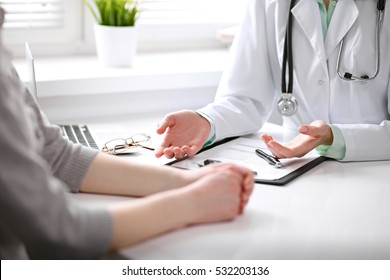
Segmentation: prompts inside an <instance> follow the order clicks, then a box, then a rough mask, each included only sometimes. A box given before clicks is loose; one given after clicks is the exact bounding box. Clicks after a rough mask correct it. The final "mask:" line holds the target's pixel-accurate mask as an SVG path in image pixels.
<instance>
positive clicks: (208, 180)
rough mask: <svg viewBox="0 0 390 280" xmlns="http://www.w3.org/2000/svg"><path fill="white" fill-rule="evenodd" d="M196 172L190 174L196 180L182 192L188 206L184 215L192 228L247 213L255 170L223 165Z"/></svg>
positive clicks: (214, 165) (189, 172)
mask: <svg viewBox="0 0 390 280" xmlns="http://www.w3.org/2000/svg"><path fill="white" fill-rule="evenodd" d="M192 171H193V170H191V171H188V174H191V175H190V176H191V177H192V176H195V177H193V179H195V178H196V180H195V181H193V182H192V183H191V184H189V185H187V186H186V187H184V188H180V192H182V193H183V194H184V195H185V196H186V198H185V199H184V202H185V205H186V206H187V207H183V208H182V211H183V212H182V213H181V214H184V215H185V216H189V217H191V218H190V223H191V224H198V223H209V222H216V221H224V220H231V219H234V218H235V217H236V216H237V215H239V214H241V213H242V212H243V210H244V208H245V206H246V204H247V203H248V200H249V197H250V195H251V194H252V190H253V186H254V180H253V173H252V171H251V170H249V169H247V168H245V167H241V166H238V165H234V164H230V163H221V164H212V165H209V166H207V167H203V168H200V169H199V170H197V171H198V172H195V173H198V174H195V173H194V172H192ZM187 211H188V212H187Z"/></svg>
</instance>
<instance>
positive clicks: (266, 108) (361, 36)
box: [156, 0, 390, 161]
mask: <svg viewBox="0 0 390 280" xmlns="http://www.w3.org/2000/svg"><path fill="white" fill-rule="evenodd" d="M378 2H382V1H378V0H356V1H354V0H338V1H337V0H334V1H323V0H300V1H298V0H297V1H296V3H295V5H294V6H293V7H292V8H291V15H290V17H291V25H290V26H291V34H292V35H290V38H291V45H292V51H291V53H292V56H291V57H292V58H293V63H292V62H291V61H289V62H287V63H286V64H287V69H288V66H289V64H291V65H293V75H288V71H286V72H287V74H286V75H283V74H282V65H283V54H284V47H285V41H286V40H285V36H286V28H287V26H288V24H287V22H288V18H289V14H290V13H289V12H290V1H286V0H251V1H250V4H249V7H248V9H247V12H246V15H245V17H244V20H243V22H242V23H241V25H240V32H239V34H238V35H237V37H236V39H235V41H234V43H233V45H232V49H231V56H230V63H229V66H228V68H227V69H226V71H225V72H224V74H223V76H222V79H221V82H220V85H219V88H218V91H217V95H216V98H215V101H214V102H213V103H211V104H209V105H207V106H205V107H204V108H201V109H200V110H198V111H196V112H195V111H189V110H185V111H179V112H174V113H171V114H168V115H167V116H165V118H164V119H163V120H162V121H161V122H160V124H159V126H158V128H157V132H158V133H160V134H164V133H165V136H164V139H163V142H162V143H161V146H160V147H159V149H157V150H156V156H157V157H161V156H162V155H165V156H166V157H168V158H171V157H176V158H181V157H183V156H184V155H186V154H187V155H188V156H193V155H195V153H196V152H198V151H199V150H200V149H201V148H202V146H203V145H208V144H210V143H212V142H214V141H217V140H221V139H223V138H225V137H230V136H237V135H244V134H248V133H253V132H256V131H258V130H259V129H260V128H261V127H262V125H263V124H264V123H265V122H266V121H267V120H268V118H269V116H270V114H271V112H272V111H273V110H274V108H276V107H277V104H278V101H279V99H280V98H281V92H282V89H281V87H282V86H281V85H280V83H281V82H280V81H281V80H282V79H284V80H286V81H287V82H286V83H288V82H289V80H288V79H289V78H290V79H292V77H291V76H293V83H292V84H293V91H292V96H293V97H294V98H295V100H296V101H297V103H298V104H299V105H298V107H297V111H296V112H295V114H293V115H291V116H283V128H284V129H285V130H286V131H287V130H291V129H293V130H295V131H296V130H297V129H298V131H299V133H298V135H297V136H296V137H295V138H293V139H292V140H291V141H290V142H288V143H286V144H282V143H278V142H276V141H274V140H273V138H272V136H271V135H261V139H262V140H263V141H264V142H265V143H266V144H267V146H268V148H269V149H270V150H271V151H272V153H273V154H274V155H275V156H276V157H278V158H289V157H300V156H303V155H304V154H306V153H307V152H309V151H310V150H312V149H314V148H316V149H317V150H318V151H319V153H320V154H322V155H324V156H327V157H330V158H334V159H337V160H342V161H359V160H389V159H390V88H389V77H390V4H388V5H386V7H385V9H384V11H383V13H382V15H381V19H382V21H381V22H379V23H378V21H377V16H378V9H377V5H378ZM377 28H379V29H378V33H377V32H376V30H377ZM377 35H379V38H380V43H379V45H378V44H376V42H377ZM341 44H343V48H341ZM340 50H342V51H341V54H339V53H340ZM288 56H289V55H288V54H287V57H288ZM338 66H339V67H338ZM378 68H379V71H378V73H376V69H378ZM344 73H351V74H352V75H354V76H356V77H359V78H360V77H362V78H360V79H361V80H363V81H357V80H352V79H348V78H345V77H344V76H343V75H345V74H344ZM339 74H340V75H339ZM347 75H348V74H347ZM289 76H290V77H289Z"/></svg>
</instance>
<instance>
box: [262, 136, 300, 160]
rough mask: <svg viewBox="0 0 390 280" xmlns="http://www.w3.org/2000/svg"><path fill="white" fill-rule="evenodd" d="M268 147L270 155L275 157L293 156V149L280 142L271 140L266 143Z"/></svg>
mask: <svg viewBox="0 0 390 280" xmlns="http://www.w3.org/2000/svg"><path fill="white" fill-rule="evenodd" d="M266 145H267V147H268V149H269V150H270V151H271V153H272V155H273V156H275V157H277V158H290V157H294V155H293V151H292V150H291V149H290V148H288V147H286V146H283V145H282V144H280V143H278V142H276V141H274V140H272V141H269V142H268V143H266Z"/></svg>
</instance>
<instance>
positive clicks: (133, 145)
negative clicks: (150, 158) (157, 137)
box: [102, 133, 154, 155]
mask: <svg viewBox="0 0 390 280" xmlns="http://www.w3.org/2000/svg"><path fill="white" fill-rule="evenodd" d="M150 144H151V141H150V136H149V135H146V134H143V133H141V134H134V135H132V136H131V137H129V138H126V139H125V138H117V139H113V140H110V141H108V142H107V143H106V144H104V147H103V148H102V152H104V153H107V154H111V155H124V154H132V153H136V152H138V151H139V148H144V149H148V150H152V151H153V150H154V149H153V148H152V147H150Z"/></svg>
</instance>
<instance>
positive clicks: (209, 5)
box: [0, 0, 248, 55]
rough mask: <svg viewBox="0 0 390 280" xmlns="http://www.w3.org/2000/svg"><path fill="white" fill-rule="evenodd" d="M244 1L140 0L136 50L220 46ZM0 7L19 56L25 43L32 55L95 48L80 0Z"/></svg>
mask: <svg viewBox="0 0 390 280" xmlns="http://www.w3.org/2000/svg"><path fill="white" fill-rule="evenodd" d="M91 1H93V0H91ZM247 1H248V0H139V2H141V8H142V13H141V16H140V18H139V21H138V23H137V25H138V27H139V33H138V34H139V44H138V49H139V50H140V51H142V50H161V49H184V48H195V47H196V48H199V47H204V48H207V47H212V46H217V45H219V46H220V43H219V42H218V41H217V40H216V39H215V36H216V33H217V30H218V29H220V28H224V27H228V26H231V25H234V24H236V23H237V22H238V20H239V18H240V17H241V15H242V11H243V10H244V8H245V6H246V3H247ZM0 5H1V6H2V7H3V8H4V9H5V10H6V19H5V20H6V21H5V25H4V31H3V37H4V40H5V42H6V44H7V45H8V46H11V49H12V50H13V51H14V53H17V54H19V55H23V46H24V42H26V41H28V42H29V43H30V45H31V46H32V49H33V50H34V53H35V54H63V53H70V52H73V53H74V52H85V51H92V50H93V49H94V40H93V28H92V26H93V24H94V21H93V19H92V17H91V15H90V13H89V11H88V10H87V9H86V8H85V7H84V4H83V3H82V1H81V0H0Z"/></svg>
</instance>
